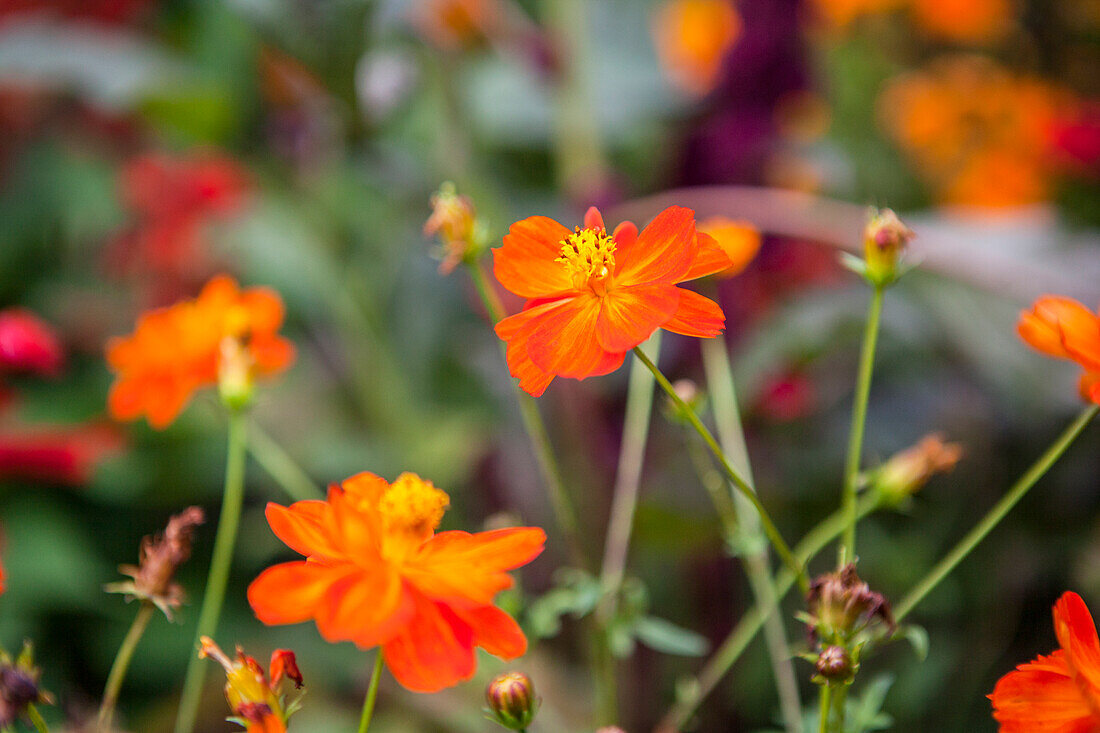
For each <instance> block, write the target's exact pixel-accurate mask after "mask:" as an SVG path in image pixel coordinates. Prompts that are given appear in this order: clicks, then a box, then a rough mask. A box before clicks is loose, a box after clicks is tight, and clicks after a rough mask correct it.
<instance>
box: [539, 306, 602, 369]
mask: <svg viewBox="0 0 1100 733" xmlns="http://www.w3.org/2000/svg"><path fill="white" fill-rule="evenodd" d="M549 305H550V306H552V307H551V308H550V309H548V310H547V311H546V312H544V313H542V314H540V315H539V316H538V325H537V326H533V330H532V332H531V335H530V336H529V337H528V342H527V354H528V355H529V356H530V357H531V361H533V362H534V363H535V366H537V367H538V368H539V369H542V370H543V371H546V372H550V373H552V374H558V375H561V376H563V377H575V378H578V379H582V378H584V377H587V376H590V375H591V374H592V370H593V369H594V368H595V366H596V365H597V364H599V363H600V361H601V360H602V358H603V354H604V349H602V348H601V347H600V344H599V341H597V340H596V321H597V319H598V318H599V315H600V301H599V299H598V298H597V297H596V296H595V295H593V294H592V293H587V294H584V295H578V296H577V297H575V298H570V299H568V300H564V301H559V302H558V303H552V304H549ZM535 310H538V309H535Z"/></svg>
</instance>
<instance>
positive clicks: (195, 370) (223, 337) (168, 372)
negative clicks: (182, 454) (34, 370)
mask: <svg viewBox="0 0 1100 733" xmlns="http://www.w3.org/2000/svg"><path fill="white" fill-rule="evenodd" d="M282 322H283V302H282V300H281V299H280V298H279V296H278V294H276V293H275V292H274V291H272V290H269V289H267V288H249V289H247V290H240V289H239V288H238V287H237V283H236V281H234V280H233V278H231V277H229V276H228V275H219V276H218V277H215V278H214V279H213V280H211V281H210V282H209V283H207V284H206V287H204V288H203V289H202V292H201V293H200V294H199V297H198V298H197V299H195V300H189V301H184V302H181V303H176V304H175V305H172V306H169V307H167V308H158V309H156V310H153V311H149V312H148V313H145V314H143V315H142V316H141V317H140V318H138V322H137V328H135V329H134V332H133V333H132V334H131V335H130V336H126V337H124V338H115V339H112V340H111V341H110V343H108V345H107V363H108V365H109V366H110V367H111V369H112V370H114V371H115V372H116V373H117V375H118V377H117V379H116V380H115V383H114V384H113V385H111V391H110V394H109V395H108V399H107V406H108V408H109V409H110V412H111V415H112V416H114V417H115V418H117V419H119V420H133V419H136V418H137V417H139V416H141V415H145V416H146V417H147V418H148V420H149V424H150V425H152V426H153V427H155V428H164V427H167V426H168V425H169V424H170V423H171V422H172V421H173V420H174V419H175V418H176V415H178V414H179V413H180V411H181V410H183V408H184V406H185V405H186V404H187V401H188V400H189V399H190V398H191V394H192V393H193V392H195V391H196V390H198V389H201V388H202V387H206V386H209V385H214V384H218V383H219V381H220V382H221V384H222V386H223V388H226V387H228V388H229V389H230V390H231V391H232V392H233V395H228V394H227V395H226V396H227V397H230V396H233V397H237V398H240V397H241V396H242V395H244V394H247V392H248V389H249V387H250V385H251V378H252V377H253V376H256V375H260V376H266V375H270V374H275V373H278V372H280V371H282V370H283V369H286V368H287V366H289V365H290V363H291V362H292V361H293V360H294V346H293V344H291V343H290V342H289V341H287V340H286V339H284V338H282V337H281V336H279V335H278V334H277V333H276V332H277V331H278V330H279V326H281V325H282Z"/></svg>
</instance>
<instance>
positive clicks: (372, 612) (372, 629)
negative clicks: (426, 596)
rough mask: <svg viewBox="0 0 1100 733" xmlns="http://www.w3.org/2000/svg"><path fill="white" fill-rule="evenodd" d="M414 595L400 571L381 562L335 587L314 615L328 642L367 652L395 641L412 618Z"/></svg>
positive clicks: (350, 575)
mask: <svg viewBox="0 0 1100 733" xmlns="http://www.w3.org/2000/svg"><path fill="white" fill-rule="evenodd" d="M412 595H413V593H412V592H411V590H410V589H408V588H407V587H406V586H405V583H404V581H403V580H402V579H401V575H400V573H398V572H397V569H396V568H394V566H392V565H390V564H389V563H385V562H380V563H378V564H377V565H375V566H374V567H372V568H370V569H369V570H364V569H363V568H362V567H360V568H358V572H355V573H351V574H348V575H346V576H344V577H343V578H341V579H340V580H338V581H337V582H335V583H333V584H332V585H331V586H330V587H329V589H328V591H327V592H326V593H325V595H324V597H323V598H322V599H321V601H320V603H319V604H318V605H317V609H316V612H315V613H314V614H313V616H314V618H315V619H316V620H317V630H318V631H319V632H320V633H321V636H322V637H324V638H325V640H326V641H330V642H334V641H353V642H355V643H356V645H358V646H359V647H361V648H363V649H366V648H369V647H372V646H377V645H378V644H384V643H386V642H387V641H389V640H390V639H392V638H393V636H394V634H396V633H398V632H399V631H400V630H401V628H402V627H404V626H405V625H406V624H407V623H408V622H409V619H410V618H411V617H412V614H413V609H414V605H413V604H414V602H413V599H412Z"/></svg>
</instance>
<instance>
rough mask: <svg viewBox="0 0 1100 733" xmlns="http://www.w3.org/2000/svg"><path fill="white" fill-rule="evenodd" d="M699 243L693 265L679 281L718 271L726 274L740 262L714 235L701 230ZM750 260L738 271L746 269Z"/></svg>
mask: <svg viewBox="0 0 1100 733" xmlns="http://www.w3.org/2000/svg"><path fill="white" fill-rule="evenodd" d="M698 244H699V249H698V251H697V252H696V254H695V259H694V260H693V261H692V263H691V267H689V268H688V271H687V273H685V274H684V276H683V277H682V278H680V280H679V282H687V281H688V280H695V279H698V278H700V277H706V276H707V275H714V274H716V273H723V274H725V273H726V272H728V271H729V270H731V269H734V268H735V267H736V266H737V265H738V264H739V263H738V262H737V261H735V260H734V259H733V258H732V257H731V256H730V253H729V251H728V250H727V249H725V248H724V247H721V246H720V245H719V244H718V242H717V241H715V239H714V237H712V236H710V235H708V234H704V233H703V232H699V235H698ZM754 254H755V252H754ZM751 259H752V257H749V260H751ZM749 260H745V262H744V264H741V267H740V268H738V269H737V271H738V272H740V270H742V269H744V267H745V265H747V264H748V263H749Z"/></svg>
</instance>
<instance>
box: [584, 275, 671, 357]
mask: <svg viewBox="0 0 1100 733" xmlns="http://www.w3.org/2000/svg"><path fill="white" fill-rule="evenodd" d="M681 292H683V291H681V290H680V289H679V288H677V287H676V286H675V285H669V284H666V283H656V284H653V285H633V286H627V287H621V288H616V289H615V290H614V292H612V293H609V294H608V296H607V297H606V298H603V299H602V301H601V308H600V311H599V317H598V318H597V320H596V340H597V341H599V345H600V346H601V347H602V348H603V349H604V350H605V351H610V352H614V353H617V352H624V351H629V350H630V349H633V348H634V347H635V346H637V345H638V344H640V343H642V342H643V341H645V340H646V339H648V338H649V337H650V336H651V335H652V334H653V332H654V331H656V330H657V329H658V328H659V327H660V326H661V324H663V323H665V322H666V321H667V320H668V319H669V318H671V317H672V314H673V313H675V312H676V308H677V306H678V305H679V303H680V293H681Z"/></svg>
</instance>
